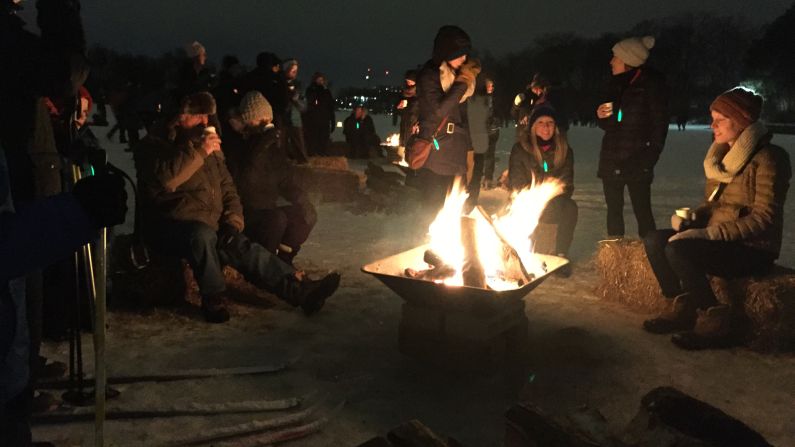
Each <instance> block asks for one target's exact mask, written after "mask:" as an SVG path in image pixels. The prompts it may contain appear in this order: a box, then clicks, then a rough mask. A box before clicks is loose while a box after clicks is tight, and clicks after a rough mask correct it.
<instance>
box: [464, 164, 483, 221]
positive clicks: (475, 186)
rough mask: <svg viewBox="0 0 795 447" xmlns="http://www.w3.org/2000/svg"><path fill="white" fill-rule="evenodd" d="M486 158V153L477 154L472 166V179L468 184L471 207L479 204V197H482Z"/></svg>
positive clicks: (468, 202) (468, 200) (468, 204)
mask: <svg viewBox="0 0 795 447" xmlns="http://www.w3.org/2000/svg"><path fill="white" fill-rule="evenodd" d="M485 159H486V154H475V163H474V165H473V167H472V180H470V182H469V185H468V186H467V192H468V193H469V198H468V199H467V207H468V208H469V209H472V208H474V207H475V206H477V204H478V199H479V198H480V181H481V179H482V178H483V167H484V161H485Z"/></svg>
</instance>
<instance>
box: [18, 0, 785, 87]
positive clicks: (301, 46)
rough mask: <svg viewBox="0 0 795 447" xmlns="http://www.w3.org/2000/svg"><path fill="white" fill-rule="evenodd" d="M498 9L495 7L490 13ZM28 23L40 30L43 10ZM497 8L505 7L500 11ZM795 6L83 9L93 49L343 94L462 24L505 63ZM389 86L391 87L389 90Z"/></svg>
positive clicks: (311, 4) (766, 0)
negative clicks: (656, 22) (191, 59)
mask: <svg viewBox="0 0 795 447" xmlns="http://www.w3.org/2000/svg"><path fill="white" fill-rule="evenodd" d="M489 3H491V4H492V6H488V4H489ZM25 4H26V8H27V9H28V11H26V12H25V13H24V15H23V17H25V19H26V21H27V22H28V23H31V24H32V23H35V21H34V20H33V19H32V18H33V12H34V11H35V7H34V5H35V2H34V1H33V0H27V1H26V2H25ZM497 4H499V6H495V5H497ZM791 4H792V0H755V1H749V0H666V1H653V2H652V1H632V0H600V1H592V0H550V1H547V2H539V1H529V0H524V1H522V0H508V1H501V2H496V1H494V2H487V1H463V0H462V1H457V2H451V1H445V2H441V1H435V0H428V1H427V2H408V1H383V2H375V1H367V0H346V1H340V2H328V1H325V2H323V1H300V0H296V1H291V2H274V1H264V0H83V1H82V5H83V21H84V23H85V27H86V33H87V37H88V40H89V43H90V44H100V45H103V46H107V47H110V48H113V49H116V50H121V51H129V52H134V53H144V54H150V55H157V54H160V53H163V52H164V51H167V50H170V49H173V48H176V47H182V46H184V45H185V44H187V43H189V42H191V41H193V40H199V41H200V42H202V43H203V44H204V46H205V47H206V48H207V51H208V54H209V57H210V59H211V60H213V61H215V62H220V59H221V57H222V56H223V55H224V54H235V55H237V56H238V57H239V58H240V60H241V62H243V63H244V64H246V65H249V66H251V65H253V64H254V57H255V55H256V54H257V53H258V52H259V51H263V50H268V51H273V52H275V53H276V54H278V55H279V56H281V57H282V58H285V57H297V58H298V59H299V61H301V75H300V78H301V79H303V80H304V81H306V80H307V79H308V77H309V76H310V75H311V73H312V72H313V71H315V70H320V71H323V72H325V73H326V74H327V75H328V77H329V78H330V80H331V81H332V83H333V84H334V85H335V86H336V87H341V86H346V85H354V84H358V85H361V84H364V79H363V76H364V73H365V71H366V69H367V68H368V67H371V68H372V69H373V70H374V71H376V72H378V73H380V76H383V72H384V70H385V69H390V70H391V71H392V75H391V76H390V78H389V79H383V78H381V79H376V80H374V81H373V82H378V83H391V84H397V83H399V82H401V79H400V77H401V76H402V75H401V73H403V71H404V70H405V69H407V68H410V67H412V66H415V65H417V64H420V63H423V62H424V61H426V60H427V59H428V58H429V56H430V52H431V48H432V42H433V37H434V35H435V32H436V30H437V29H438V27H439V26H441V25H444V24H456V25H459V26H461V27H462V28H464V29H465V30H466V31H467V32H468V33H469V34H470V36H471V37H472V40H473V43H474V46H475V47H476V49H477V50H479V51H481V52H482V51H491V52H492V53H493V54H496V55H501V54H504V53H506V52H510V51H517V50H520V49H522V48H524V47H526V46H527V45H528V44H529V43H530V42H531V41H532V39H533V38H534V37H536V36H538V35H540V34H544V33H549V32H575V33H578V34H581V35H584V36H594V35H598V34H600V33H603V32H607V31H616V32H623V31H625V30H627V29H628V28H630V27H631V26H633V25H634V24H636V23H637V22H639V21H641V20H644V19H649V18H660V17H665V16H670V15H674V14H679V13H684V12H697V11H709V12H712V13H714V14H716V15H721V14H739V15H741V16H742V17H746V18H747V19H748V20H749V21H750V23H751V24H754V25H760V24H763V23H766V22H768V21H770V20H772V19H774V18H775V17H777V16H779V15H780V14H781V13H783V12H784V11H785V10H786V9H787V7H788V6H789V5H791ZM384 81H387V82H384Z"/></svg>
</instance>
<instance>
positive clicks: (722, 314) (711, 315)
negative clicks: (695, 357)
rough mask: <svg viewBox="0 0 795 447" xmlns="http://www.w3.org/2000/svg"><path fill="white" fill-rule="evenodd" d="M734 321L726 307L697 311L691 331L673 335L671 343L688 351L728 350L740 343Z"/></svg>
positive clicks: (732, 314) (713, 307) (729, 308)
mask: <svg viewBox="0 0 795 447" xmlns="http://www.w3.org/2000/svg"><path fill="white" fill-rule="evenodd" d="M736 321H737V319H736V318H735V317H734V313H733V311H732V308H731V307H730V306H727V305H723V304H722V305H718V306H712V307H710V308H709V309H707V310H701V309H699V310H698V318H697V319H696V325H695V327H694V328H693V330H692V331H686V332H682V333H679V334H674V335H673V336H672V337H671V342H673V344H675V345H676V346H678V347H680V348H682V349H686V350H689V351H694V350H701V349H723V348H729V347H731V346H735V345H737V344H738V343H739V341H740V339H739V337H738V336H737V334H736V331H735V329H736V327H735V326H736V325H735V323H736Z"/></svg>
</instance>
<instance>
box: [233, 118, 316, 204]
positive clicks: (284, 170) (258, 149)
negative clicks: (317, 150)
mask: <svg viewBox="0 0 795 447" xmlns="http://www.w3.org/2000/svg"><path fill="white" fill-rule="evenodd" d="M238 156H239V161H240V164H239V165H238V168H237V169H236V170H235V173H234V180H235V184H236V185H237V188H238V192H239V193H240V199H241V201H242V203H243V209H244V210H245V212H246V213H248V212H251V211H257V210H266V209H275V208H276V205H277V201H278V199H279V197H283V198H285V199H286V200H288V201H289V202H290V203H293V204H299V205H302V204H309V197H308V195H307V193H306V192H305V191H304V190H303V189H301V187H300V186H299V185H298V183H297V182H296V180H295V176H294V174H293V171H292V169H291V165H290V163H289V161H288V159H287V154H285V152H284V149H283V148H281V147H279V133H278V131H277V130H276V129H275V128H274V127H273V126H271V127H268V128H264V127H263V128H257V129H253V130H252V131H251V132H250V133H248V134H247V135H246V136H245V137H244V140H243V145H242V147H241V151H240V154H239V155H238Z"/></svg>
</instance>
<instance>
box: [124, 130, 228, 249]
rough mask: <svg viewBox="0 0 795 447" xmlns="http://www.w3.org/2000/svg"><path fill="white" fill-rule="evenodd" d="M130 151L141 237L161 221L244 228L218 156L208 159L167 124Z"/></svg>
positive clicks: (225, 170) (199, 147) (226, 170)
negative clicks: (138, 206)
mask: <svg viewBox="0 0 795 447" xmlns="http://www.w3.org/2000/svg"><path fill="white" fill-rule="evenodd" d="M134 153H135V171H136V172H137V174H138V193H139V194H140V195H141V199H140V203H141V208H142V209H141V218H142V219H143V224H144V225H145V227H144V231H145V234H152V233H150V232H151V231H157V225H158V222H162V221H163V220H177V221H197V222H202V223H204V224H206V225H208V226H209V227H211V228H213V229H215V230H218V228H219V224H222V223H223V224H228V225H231V226H233V227H235V228H236V229H237V230H238V231H242V230H243V207H242V206H241V204H240V197H239V196H238V195H237V190H236V188H235V184H234V182H233V181H232V176H231V174H230V173H229V170H228V169H227V167H226V162H225V160H224V155H223V153H222V152H220V151H216V152H213V153H212V154H211V155H210V156H207V155H206V154H205V152H204V150H203V149H202V148H201V145H200V143H199V142H198V140H193V139H188V138H182V137H178V136H177V131H176V128H175V127H173V126H167V127H164V128H161V129H157V130H155V132H153V133H150V134H149V135H147V136H146V138H144V139H143V140H141V142H140V143H139V144H138V145H137V146H136V147H135V149H134Z"/></svg>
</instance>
